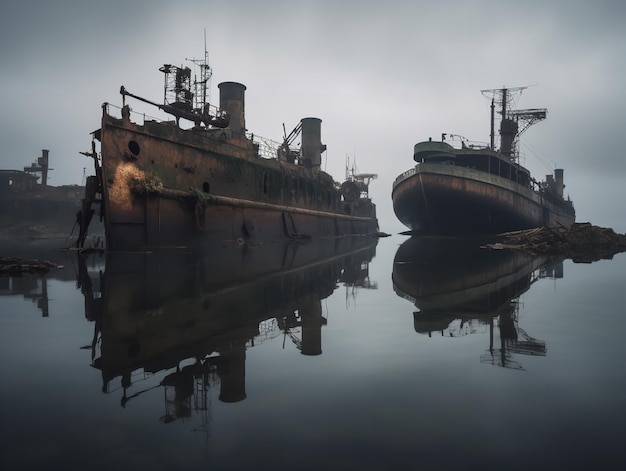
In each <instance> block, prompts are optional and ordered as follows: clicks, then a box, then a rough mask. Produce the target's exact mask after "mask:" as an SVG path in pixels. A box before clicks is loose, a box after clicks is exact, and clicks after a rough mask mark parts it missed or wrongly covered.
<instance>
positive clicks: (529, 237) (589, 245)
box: [491, 222, 626, 263]
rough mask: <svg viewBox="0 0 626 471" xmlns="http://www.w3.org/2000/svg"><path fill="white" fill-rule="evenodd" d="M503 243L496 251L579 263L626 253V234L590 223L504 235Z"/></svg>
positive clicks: (496, 245) (499, 244) (495, 245)
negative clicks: (516, 251)
mask: <svg viewBox="0 0 626 471" xmlns="http://www.w3.org/2000/svg"><path fill="white" fill-rule="evenodd" d="M500 237H501V238H502V241H501V242H499V243H496V244H492V245H491V247H493V248H510V249H517V250H522V251H524V252H527V253H530V254H533V255H560V256H564V257H565V258H571V259H572V261H574V262H577V263H591V262H594V261H596V260H601V259H611V258H613V255H615V254H617V253H620V252H626V235H625V234H617V233H616V232H615V231H613V229H609V228H605V227H599V226H594V225H592V224H590V223H588V222H585V223H576V224H573V225H572V226H571V227H565V226H559V227H538V228H535V229H528V230H524V231H515V232H507V233H504V234H500Z"/></svg>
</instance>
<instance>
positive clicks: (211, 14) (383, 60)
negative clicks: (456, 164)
mask: <svg viewBox="0 0 626 471" xmlns="http://www.w3.org/2000/svg"><path fill="white" fill-rule="evenodd" d="M204 30H206V38H207V49H208V51H209V60H210V65H211V67H212V69H213V79H212V96H213V97H214V98H215V99H214V100H213V101H214V102H215V103H216V104H217V97H218V94H217V84H218V83H220V82H222V81H229V80H232V81H238V82H241V83H244V84H245V85H246V86H247V88H248V89H247V92H246V93H247V94H246V126H247V128H248V129H249V130H250V131H252V132H254V133H255V134H258V135H261V136H264V137H267V138H270V139H275V140H279V139H280V138H281V136H282V125H283V123H284V124H285V126H286V127H287V129H288V131H289V130H290V129H291V128H293V127H294V126H295V125H296V124H297V122H298V121H299V120H300V119H301V118H303V117H306V116H316V117H319V118H321V119H322V121H323V123H322V139H323V141H324V143H325V144H326V145H327V146H328V152H327V154H326V156H325V158H326V163H325V166H326V170H327V171H328V172H329V173H331V174H332V175H333V176H334V177H335V179H337V180H340V179H342V178H343V176H344V174H345V169H344V165H345V160H346V155H349V156H350V158H351V159H354V158H356V164H357V166H358V168H359V170H360V171H361V172H368V173H370V172H371V173H378V175H379V178H378V180H375V181H374V182H373V183H372V185H371V187H370V190H371V194H372V196H373V198H374V199H375V201H376V203H377V204H378V208H379V219H380V223H381V230H383V231H386V232H398V231H401V230H404V227H403V226H402V225H401V224H400V223H399V222H398V221H397V220H396V218H395V216H394V215H393V210H392V207H391V185H392V182H393V180H394V179H395V177H396V176H397V175H398V174H399V173H401V172H403V171H405V170H407V169H408V168H410V167H411V166H412V165H413V160H412V150H413V145H414V144H415V143H416V142H418V141H420V140H423V139H427V138H428V137H429V136H432V137H433V138H438V137H439V136H440V135H441V133H442V132H447V133H455V134H460V135H463V136H465V137H466V138H468V139H470V140H474V141H484V142H487V141H488V140H489V102H488V100H487V99H486V98H485V97H483V96H482V95H481V93H480V90H481V89H488V88H498V87H502V86H509V87H515V86H529V88H528V89H526V90H525V91H524V93H523V95H522V97H521V98H520V100H519V103H518V105H519V106H520V107H521V108H539V107H546V108H548V119H547V120H545V121H543V122H541V123H538V124H536V125H535V126H533V127H531V128H530V129H529V130H528V131H526V133H525V134H524V135H523V139H522V143H523V144H525V145H524V146H523V147H522V150H523V151H524V155H525V160H524V163H525V165H526V166H527V167H529V168H530V170H531V171H532V172H533V174H534V176H535V178H537V179H540V178H543V176H544V175H545V174H546V173H550V171H551V170H552V168H554V166H555V165H556V167H559V168H564V169H565V180H566V185H567V187H566V193H567V194H569V196H570V197H571V198H572V199H573V200H574V205H575V207H576V210H577V219H578V220H579V221H590V222H592V223H594V224H598V225H602V226H607V227H613V228H615V230H618V231H619V232H626V221H625V218H624V216H625V214H626V203H625V201H626V198H624V196H623V195H622V192H623V187H624V184H625V183H626V179H625V177H626V159H625V156H624V155H623V154H624V153H623V148H624V146H623V141H624V137H625V136H624V134H625V131H626V128H625V123H626V91H625V87H624V84H625V83H626V70H625V69H626V55H625V54H624V51H625V50H626V2H623V1H621V0H615V1H608V0H598V1H593V2H592V1H576V0H574V1H572V0H557V1H524V2H520V1H502V0H501V1H488V0H484V1H461V0H449V1H446V0H440V1H437V2H423V1H413V2H408V1H403V0H400V1H395V0H388V1H386V2H374V1H367V0H365V1H364V0H359V1H315V0H305V1H293V0H291V1H265V2H261V1H254V0H251V1H233V0H228V1H226V0H224V1H221V2H217V1H207V0H205V1H191V0H189V1H185V0H181V1H158V0H151V1H144V0H138V1H137V0H135V1H117V0H113V1H111V0H108V1H99V2H95V1H90V0H80V1H32V0H20V1H8V2H7V1H5V2H3V3H2V5H1V6H0V59H1V61H2V67H1V68H0V83H1V85H2V86H1V87H0V99H1V103H2V115H1V118H0V119H1V120H2V121H1V123H0V143H1V147H0V168H3V169H21V168H22V167H23V166H25V165H29V164H30V163H31V162H33V161H34V160H35V159H36V157H38V156H39V155H40V154H41V149H49V150H50V158H51V166H52V167H53V168H54V170H53V171H52V172H51V174H50V175H51V177H50V184H53V185H61V184H72V183H76V184H80V183H81V182H82V178H83V168H86V171H87V174H89V173H90V171H91V169H92V163H91V162H90V161H89V159H87V158H86V157H83V156H81V155H80V154H79V151H84V150H88V149H89V146H90V136H89V133H90V132H92V131H94V130H95V129H97V128H98V127H99V119H100V113H101V110H100V105H101V104H102V103H103V102H105V101H106V102H111V103H113V104H117V105H119V104H120V103H121V97H120V95H119V87H120V85H124V86H126V88H127V89H128V90H129V91H131V92H132V93H135V94H138V95H141V96H144V97H146V98H149V99H152V100H154V101H160V100H161V99H162V96H163V90H162V87H163V76H162V74H161V73H160V72H159V71H158V68H159V67H160V66H161V65H162V64H164V63H173V64H177V65H191V64H190V63H188V62H185V58H202V56H203V52H204V44H203V41H204V36H203V35H204ZM131 106H133V108H134V109H135V110H136V111H141V112H144V111H145V112H146V113H149V114H153V115H155V112H154V110H152V109H150V107H149V106H145V107H144V106H143V105H142V104H141V103H135V102H133V103H132V104H131ZM536 157H540V158H541V160H543V161H544V162H553V163H554V164H550V165H552V168H546V167H545V166H543V165H542V164H541V162H540V161H539V160H538V159H537V158H536Z"/></svg>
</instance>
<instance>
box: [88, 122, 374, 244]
mask: <svg viewBox="0 0 626 471" xmlns="http://www.w3.org/2000/svg"><path fill="white" fill-rule="evenodd" d="M220 132H221V133H222V136H221V137H220V136H219V133H220ZM99 138H100V141H101V165H102V168H101V181H102V185H101V187H102V188H101V190H102V199H103V201H104V205H105V207H104V215H105V231H106V239H107V248H108V249H110V250H137V249H139V250H141V249H146V248H153V247H171V246H190V245H198V244H202V243H204V242H213V241H221V242H226V243H230V242H232V243H243V242H246V243H252V244H254V243H258V242H261V241H268V240H272V241H278V240H290V239H300V238H311V237H337V236H346V235H368V234H374V233H376V231H377V229H378V223H377V220H376V214H375V205H373V204H372V203H371V201H369V199H367V200H364V201H354V202H351V203H348V202H345V201H343V200H342V197H341V194H340V193H339V191H338V190H337V188H336V185H335V183H334V181H333V180H332V178H331V177H330V176H329V175H327V174H325V173H324V172H321V171H320V170H319V169H314V168H307V167H305V166H304V165H293V164H288V163H284V162H279V161H278V160H276V159H264V158H260V157H259V156H258V154H257V153H256V152H255V147H254V143H253V141H252V140H249V139H247V138H246V137H244V136H243V135H242V136H240V137H237V136H232V135H229V134H228V133H227V132H225V131H223V130H217V132H216V133H214V134H208V133H204V134H202V133H198V132H194V131H192V130H183V129H180V128H178V127H177V126H175V125H173V124H171V125H170V124H167V123H157V122H146V123H144V125H138V124H135V123H132V122H131V121H130V120H129V119H128V118H122V119H117V118H114V117H111V116H109V115H108V113H107V112H106V111H105V113H104V114H103V119H102V128H101V130H100V135H99Z"/></svg>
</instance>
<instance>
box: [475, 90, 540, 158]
mask: <svg viewBox="0 0 626 471" xmlns="http://www.w3.org/2000/svg"><path fill="white" fill-rule="evenodd" d="M526 88H528V87H513V88H505V87H502V88H494V89H488V90H481V93H482V94H483V95H485V96H490V97H491V135H490V142H491V148H492V149H494V147H495V144H494V140H495V136H494V134H495V122H494V121H495V106H496V105H499V106H500V112H499V113H500V115H501V117H502V118H501V121H500V152H501V153H502V154H504V155H506V156H508V157H509V158H510V159H511V161H516V160H517V140H518V138H519V136H521V135H522V133H523V132H524V131H526V129H528V128H529V127H530V126H532V125H533V124H535V123H538V122H539V121H542V120H544V119H545V118H546V116H547V114H548V110H547V109H546V108H532V109H525V110H516V109H514V105H515V102H516V101H517V99H518V98H519V96H520V95H521V94H522V92H523V91H524V90H525V89H526Z"/></svg>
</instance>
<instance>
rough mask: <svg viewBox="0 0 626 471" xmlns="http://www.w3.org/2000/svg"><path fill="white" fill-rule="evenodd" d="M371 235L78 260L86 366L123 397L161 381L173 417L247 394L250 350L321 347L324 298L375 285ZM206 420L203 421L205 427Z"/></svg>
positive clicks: (316, 350)
mask: <svg viewBox="0 0 626 471" xmlns="http://www.w3.org/2000/svg"><path fill="white" fill-rule="evenodd" d="M376 243H377V241H376V239H370V238H364V237H360V238H344V239H337V240H326V241H319V242H315V243H314V242H310V243H295V244H290V245H268V246H265V247H262V248H255V249H251V248H241V247H232V248H224V247H220V248H215V249H214V250H207V251H205V252H203V253H201V254H191V253H181V252H179V251H172V252H161V253H134V254H120V253H108V254H107V255H106V263H105V268H104V270H103V271H100V272H94V271H93V270H92V271H91V272H90V271H89V270H88V269H87V267H88V266H89V265H88V263H85V259H81V260H82V262H83V263H81V270H80V276H79V285H80V288H81V291H82V292H83V294H84V296H85V311H86V317H87V319H88V320H90V321H93V322H94V334H93V338H92V340H91V348H92V359H91V360H92V366H94V367H95V368H98V369H99V370H100V371H101V373H102V390H103V392H105V393H114V394H120V395H121V405H122V406H123V407H126V406H127V405H128V403H129V401H133V400H136V399H137V398H139V397H140V396H141V395H142V394H144V393H145V392H147V391H149V390H153V389H156V388H163V390H164V394H165V411H164V413H163V414H162V415H161V417H160V419H161V420H162V421H163V422H165V423H169V422H172V421H175V420H177V419H179V418H183V417H189V416H190V415H191V414H192V411H196V412H198V413H200V414H202V416H203V417H204V416H206V414H207V413H208V408H209V407H208V404H209V401H208V395H207V393H208V390H209V389H210V388H216V389H217V388H219V399H220V401H224V402H238V401H242V400H244V399H245V398H246V350H247V349H248V348H251V347H254V346H256V345H259V344H260V343H263V342H265V341H268V340H271V339H278V341H281V342H283V345H285V344H287V343H289V342H292V343H293V344H295V346H296V347H297V349H298V350H299V351H300V352H301V353H302V354H304V355H320V354H321V353H322V326H323V325H325V324H326V323H327V318H326V317H325V316H324V313H323V310H322V303H321V301H322V300H323V299H325V298H326V297H328V296H329V295H330V294H332V293H333V291H334V290H335V289H336V288H337V287H338V286H339V285H338V283H342V284H343V285H345V286H346V287H347V288H349V287H356V286H361V287H366V288H375V287H376V285H375V283H374V282H372V281H370V280H369V271H368V263H369V261H371V259H372V258H373V257H374V255H375V251H376ZM205 425H206V420H205V419H203V421H202V425H200V426H199V427H200V428H201V429H202V427H204V426H205Z"/></svg>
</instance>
